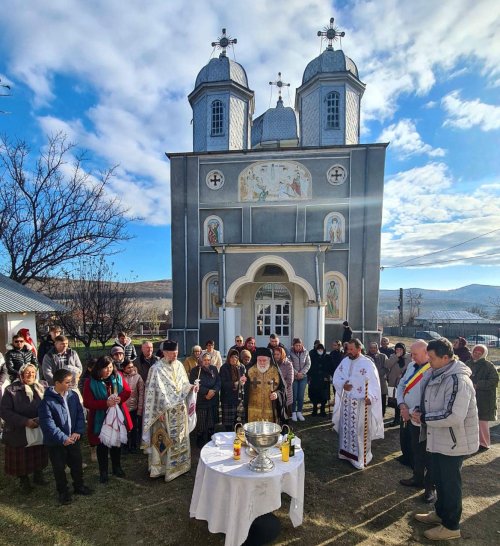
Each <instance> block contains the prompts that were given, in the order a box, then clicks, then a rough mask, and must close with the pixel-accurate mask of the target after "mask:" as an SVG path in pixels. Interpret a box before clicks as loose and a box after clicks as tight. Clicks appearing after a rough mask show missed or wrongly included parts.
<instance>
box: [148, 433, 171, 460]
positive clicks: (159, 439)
mask: <svg viewBox="0 0 500 546" xmlns="http://www.w3.org/2000/svg"><path fill="white" fill-rule="evenodd" d="M151 443H152V444H153V447H154V448H155V449H156V450H157V451H158V453H159V454H160V457H163V455H165V453H166V452H167V450H168V449H169V448H170V447H172V445H173V442H172V440H171V439H170V438H169V437H168V434H167V431H166V430H165V429H161V428H159V429H158V430H156V431H155V432H154V433H153V438H152V442H151Z"/></svg>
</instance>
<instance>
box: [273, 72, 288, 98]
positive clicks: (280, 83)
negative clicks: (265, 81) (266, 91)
mask: <svg viewBox="0 0 500 546" xmlns="http://www.w3.org/2000/svg"><path fill="white" fill-rule="evenodd" d="M269 85H275V86H276V87H277V88H278V93H279V97H278V99H281V88H282V87H290V84H289V83H285V82H284V81H283V80H282V79H281V72H278V79H277V80H276V81H275V82H269Z"/></svg>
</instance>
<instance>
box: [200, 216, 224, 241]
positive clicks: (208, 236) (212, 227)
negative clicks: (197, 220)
mask: <svg viewBox="0 0 500 546" xmlns="http://www.w3.org/2000/svg"><path fill="white" fill-rule="evenodd" d="M223 241H224V225H223V223H222V220H221V219H220V218H219V217H218V216H214V215H212V216H209V217H208V218H207V219H206V220H205V222H204V223H203V244H204V245H205V246H212V245H217V244H219V243H222V242H223Z"/></svg>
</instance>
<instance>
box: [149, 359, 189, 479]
mask: <svg viewBox="0 0 500 546" xmlns="http://www.w3.org/2000/svg"><path fill="white" fill-rule="evenodd" d="M190 391H191V385H190V383H189V379H188V377H187V375H186V370H185V369H184V365H183V364H182V363H181V362H179V361H178V360H175V361H174V362H170V363H169V362H167V361H166V360H163V359H162V360H160V361H158V362H156V363H155V364H154V365H153V366H151V369H150V370H149V375H148V380H147V382H146V387H145V390H144V413H143V418H142V423H143V429H142V446H141V447H142V448H143V449H144V450H145V452H146V453H147V454H148V467H149V472H150V476H151V477H152V478H155V477H157V476H163V475H164V476H165V481H170V480H173V479H174V478H176V477H177V476H180V475H181V474H184V473H185V472H188V471H189V469H190V468H191V448H190V444H189V428H188V413H187V406H186V397H187V395H188V394H189V392H190ZM161 418H162V419H163V420H162V419H161Z"/></svg>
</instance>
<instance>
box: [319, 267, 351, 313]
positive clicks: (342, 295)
mask: <svg viewBox="0 0 500 546" xmlns="http://www.w3.org/2000/svg"><path fill="white" fill-rule="evenodd" d="M346 294H347V282H346V278H345V277H344V275H342V274H341V273H339V272H338V271H335V272H333V271H329V272H327V273H326V274H325V287H324V295H325V300H326V309H325V319H326V321H327V322H339V321H341V320H343V317H344V316H345V314H346V311H347V298H346Z"/></svg>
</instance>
